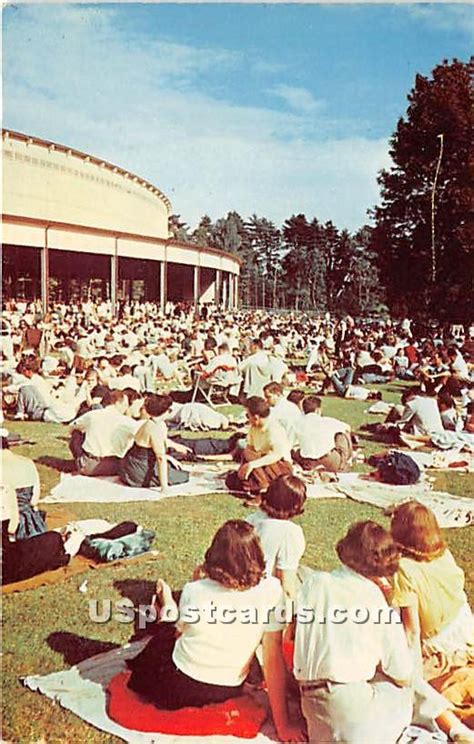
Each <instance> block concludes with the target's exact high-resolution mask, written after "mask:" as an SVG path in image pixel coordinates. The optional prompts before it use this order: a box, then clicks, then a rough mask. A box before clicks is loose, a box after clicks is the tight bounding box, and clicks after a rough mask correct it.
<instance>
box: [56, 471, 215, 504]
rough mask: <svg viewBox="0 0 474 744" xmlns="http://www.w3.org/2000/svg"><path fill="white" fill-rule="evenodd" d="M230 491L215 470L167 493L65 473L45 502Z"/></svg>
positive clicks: (143, 498)
mask: <svg viewBox="0 0 474 744" xmlns="http://www.w3.org/2000/svg"><path fill="white" fill-rule="evenodd" d="M226 490H227V489H226V487H225V483H224V481H223V479H222V477H221V475H220V474H217V473H216V472H211V471H209V472H199V471H198V472H196V473H195V474H194V475H193V476H192V477H191V479H190V480H189V482H188V483H182V484H180V485H177V486H170V488H169V489H168V492H167V493H166V494H163V493H162V492H161V489H160V488H132V487H131V486H126V485H125V484H124V483H122V481H121V480H120V479H119V478H118V477H117V476H113V477H110V478H91V477H90V476H87V475H71V474H70V473H61V479H60V481H59V483H58V484H57V485H56V486H54V488H53V489H52V491H51V493H50V494H49V495H48V496H46V497H45V498H44V499H42V503H46V504H54V503H66V502H79V501H80V502H109V503H111V502H115V503H118V502H126V501H158V500H160V499H165V498H170V497H171V496H203V495H204V494H209V493H222V492H225V491H226Z"/></svg>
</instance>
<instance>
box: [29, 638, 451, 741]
mask: <svg viewBox="0 0 474 744" xmlns="http://www.w3.org/2000/svg"><path fill="white" fill-rule="evenodd" d="M145 644H146V639H144V640H142V641H136V642H135V643H131V644H127V645H126V646H123V647H122V648H117V649H114V650H113V651H107V652H105V653H103V654H99V655H98V656H94V657H92V658H91V659H86V660H85V661H82V662H80V664H77V665H76V666H73V667H71V669H67V670H64V671H62V672H53V673H52V674H47V675H45V676H39V675H34V676H29V677H25V678H24V679H23V684H24V685H25V687H28V688H29V689H30V690H33V691H34V692H39V693H41V694H43V695H45V696H46V697H48V698H49V699H50V700H52V701H53V702H54V703H55V704H56V703H59V705H60V706H61V707H62V708H65V709H66V710H70V711H71V712H72V713H74V714H75V715H76V716H79V718H81V719H82V720H83V721H85V722H86V723H88V724H90V725H91V726H95V728H97V729H99V730H100V731H105V732H106V733H108V734H112V735H113V736H116V737H117V738H119V739H122V740H123V741H125V742H129V744H248V743H249V742H253V743H254V744H272V742H273V743H274V742H276V741H278V739H277V738H276V733H275V731H274V729H273V725H272V723H271V719H267V720H266V721H265V723H264V724H263V726H262V731H261V732H260V733H259V734H258V735H257V736H256V737H255V738H253V739H241V738H238V737H236V736H176V735H170V734H154V733H144V732H141V731H132V730H130V729H126V728H124V727H123V726H120V725H119V724H118V723H115V722H114V721H112V720H111V719H110V718H109V716H108V715H107V709H106V687H107V685H108V684H109V682H110V680H111V679H112V677H114V676H115V675H116V674H120V672H123V671H125V670H126V659H131V658H133V657H134V656H136V655H137V654H138V653H139V652H140V651H141V650H142V648H143V647H144V645H145ZM446 741H447V739H446V737H445V736H444V735H443V734H433V733H430V732H429V731H425V730H424V729H420V728H418V727H416V726H409V727H408V728H407V729H406V730H405V732H404V733H403V734H402V738H401V739H400V744H441V743H444V742H446Z"/></svg>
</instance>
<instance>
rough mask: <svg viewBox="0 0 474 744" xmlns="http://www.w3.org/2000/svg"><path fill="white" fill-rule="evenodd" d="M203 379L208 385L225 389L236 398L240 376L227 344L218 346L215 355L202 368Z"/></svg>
mask: <svg viewBox="0 0 474 744" xmlns="http://www.w3.org/2000/svg"><path fill="white" fill-rule="evenodd" d="M204 379H205V381H206V383H207V384H208V385H214V384H216V385H218V386H219V387H222V388H226V389H227V390H228V391H229V394H230V395H233V396H235V397H237V396H238V394H239V390H240V383H241V381H242V375H241V374H240V372H239V369H238V364H237V359H236V358H235V357H234V356H233V355H232V354H231V353H230V349H229V346H228V344H227V343H221V344H220V345H219V346H218V349H217V355H216V356H215V357H213V358H212V359H211V360H210V361H209V362H208V363H207V364H206V366H205V367H204Z"/></svg>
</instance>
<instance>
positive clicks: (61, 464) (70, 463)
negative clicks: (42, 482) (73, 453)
mask: <svg viewBox="0 0 474 744" xmlns="http://www.w3.org/2000/svg"><path fill="white" fill-rule="evenodd" d="M35 462H37V463H39V464H40V465H46V466H47V467H48V468H52V469H53V470H59V472H60V473H75V472H76V465H75V463H74V460H64V459H63V458H61V457H51V456H50V455H41V457H37V458H36V460H35Z"/></svg>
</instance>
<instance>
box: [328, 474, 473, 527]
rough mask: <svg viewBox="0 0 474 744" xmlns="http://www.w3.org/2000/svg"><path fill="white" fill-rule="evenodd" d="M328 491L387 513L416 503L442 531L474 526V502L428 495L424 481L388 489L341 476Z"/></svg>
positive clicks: (438, 493) (354, 476) (355, 476)
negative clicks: (421, 505) (396, 507)
mask: <svg viewBox="0 0 474 744" xmlns="http://www.w3.org/2000/svg"><path fill="white" fill-rule="evenodd" d="M332 487H333V488H335V489H337V490H338V491H339V492H340V493H343V494H344V495H345V496H347V497H348V498H350V499H353V500H354V501H361V502H364V503H366V504H372V505H373V506H378V507H379V508H380V509H384V510H387V511H390V510H391V509H392V508H393V507H395V506H397V505H398V504H403V503H404V502H405V501H410V500H412V499H416V501H419V502H420V503H422V504H424V505H425V506H427V507H428V508H429V509H431V510H432V511H433V512H434V514H435V516H436V518H437V520H438V522H439V525H440V527H442V528H446V527H467V526H469V525H472V524H474V499H471V498H468V497H463V496H452V495H451V494H450V493H445V492H444V491H432V490H431V488H430V483H429V482H428V481H426V480H422V481H421V482H420V483H416V484H414V485H412V486H392V485H389V484H387V483H380V482H379V481H372V480H367V479H365V478H364V477H363V476H361V474H359V473H341V474H339V477H338V481H337V482H336V483H334V484H332Z"/></svg>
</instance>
